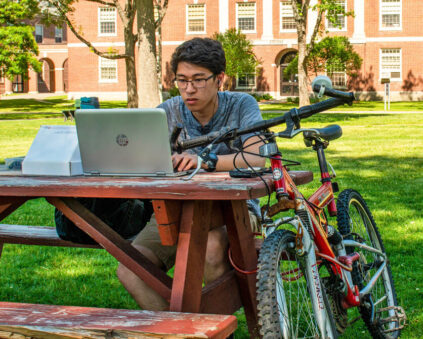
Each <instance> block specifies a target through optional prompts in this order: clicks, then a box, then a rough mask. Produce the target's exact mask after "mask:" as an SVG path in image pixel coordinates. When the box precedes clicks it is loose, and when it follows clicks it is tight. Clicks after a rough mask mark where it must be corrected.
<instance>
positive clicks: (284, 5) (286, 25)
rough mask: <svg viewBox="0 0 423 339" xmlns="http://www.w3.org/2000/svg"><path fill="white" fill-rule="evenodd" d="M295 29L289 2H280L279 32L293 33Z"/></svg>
mask: <svg viewBox="0 0 423 339" xmlns="http://www.w3.org/2000/svg"><path fill="white" fill-rule="evenodd" d="M296 28H297V25H296V24H295V19H294V11H293V9H292V3H291V1H281V28H280V29H281V31H291V32H295V31H296Z"/></svg>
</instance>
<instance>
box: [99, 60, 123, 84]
mask: <svg viewBox="0 0 423 339" xmlns="http://www.w3.org/2000/svg"><path fill="white" fill-rule="evenodd" d="M112 60H114V61H115V63H116V79H102V78H101V56H99V57H98V82H99V83H102V84H106V83H109V84H110V83H117V82H118V79H119V76H118V62H117V59H112Z"/></svg>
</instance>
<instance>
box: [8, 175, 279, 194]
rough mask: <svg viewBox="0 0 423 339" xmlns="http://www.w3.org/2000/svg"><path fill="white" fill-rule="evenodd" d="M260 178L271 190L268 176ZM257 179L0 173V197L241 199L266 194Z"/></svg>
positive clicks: (210, 176)
mask: <svg viewBox="0 0 423 339" xmlns="http://www.w3.org/2000/svg"><path fill="white" fill-rule="evenodd" d="M264 180H265V182H266V184H267V186H268V187H269V189H270V190H271V191H272V190H273V188H272V187H273V184H272V179H271V175H265V176H264ZM266 184H265V183H264V182H263V181H262V180H261V179H260V178H242V179H239V178H231V177H230V176H229V173H228V172H217V173H199V174H197V175H196V176H195V177H194V178H193V179H191V180H189V181H186V180H183V179H182V178H168V177H160V178H158V177H154V178H152V177H111V176H107V177H102V176H96V177H90V176H72V177H64V176H63V177H58V176H27V175H22V174H20V173H19V172H12V173H8V174H5V173H4V172H3V173H2V174H1V175H0V196H15V197H18V196H25V197H27V196H34V197H38V196H43V197H54V196H61V197H104V198H143V199H172V200H173V199H175V200H186V199H188V200H245V199H253V198H259V197H261V196H264V195H266V194H267V187H266Z"/></svg>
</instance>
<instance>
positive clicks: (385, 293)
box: [337, 189, 400, 339]
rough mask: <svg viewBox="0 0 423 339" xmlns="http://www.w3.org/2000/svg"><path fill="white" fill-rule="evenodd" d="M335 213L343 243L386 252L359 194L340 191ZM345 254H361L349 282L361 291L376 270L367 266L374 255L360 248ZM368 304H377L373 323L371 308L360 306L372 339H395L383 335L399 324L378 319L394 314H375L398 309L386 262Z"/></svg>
mask: <svg viewBox="0 0 423 339" xmlns="http://www.w3.org/2000/svg"><path fill="white" fill-rule="evenodd" d="M337 209H338V215H337V222H338V229H339V232H340V233H341V234H342V235H343V237H344V238H345V239H353V240H356V241H365V243H367V244H368V245H370V246H372V247H375V248H377V249H379V250H380V251H382V252H383V253H385V248H384V246H383V242H382V238H381V236H380V233H379V230H378V228H377V226H376V223H375V221H374V219H373V216H372V214H371V212H370V210H369V208H368V206H367V204H366V202H365V201H364V199H363V197H362V196H361V195H360V193H358V192H357V191H354V190H352V189H348V190H345V191H342V192H341V194H340V195H339V197H338V201H337ZM360 238H361V239H360ZM346 250H347V254H349V253H352V252H358V253H359V254H360V257H361V259H360V260H358V261H357V262H354V264H353V271H352V279H353V283H354V284H355V285H357V286H358V287H359V289H362V288H363V287H364V286H365V283H366V280H368V277H369V276H372V275H373V274H371V273H374V271H376V269H377V268H375V267H373V268H372V267H371V264H370V263H372V262H373V263H374V262H375V260H377V255H376V254H375V253H370V252H369V253H364V252H366V251H363V250H361V249H359V248H352V247H347V249H346ZM385 254H386V253H385ZM372 271H373V272H372ZM384 297H386V299H385V300H383V298H384ZM369 300H370V299H369ZM371 300H372V301H373V303H375V304H376V305H375V306H374V307H375V308H374V314H375V317H374V320H373V321H372V319H371V316H372V310H371V304H369V303H368V302H367V306H366V303H364V305H363V306H360V307H359V311H360V314H361V316H362V318H363V321H364V323H365V324H366V326H367V328H368V330H369V332H370V334H371V335H372V337H373V338H378V339H382V338H398V337H399V335H400V330H395V331H393V332H386V331H387V330H388V331H389V330H390V329H391V330H392V329H395V328H398V325H399V324H398V321H392V322H390V323H387V324H382V323H381V322H380V321H381V319H384V318H386V317H387V316H390V315H393V314H394V312H393V311H391V310H390V311H381V312H380V313H378V310H379V311H380V310H381V309H382V308H385V307H389V306H393V307H397V306H398V302H397V295H396V293H395V287H394V280H393V278H392V273H391V268H390V266H389V260H388V263H387V265H386V268H385V269H384V272H383V273H382V275H381V277H380V278H379V279H378V281H377V283H376V286H375V287H374V289H373V290H372V292H371ZM378 301H379V303H378ZM376 315H377V316H376Z"/></svg>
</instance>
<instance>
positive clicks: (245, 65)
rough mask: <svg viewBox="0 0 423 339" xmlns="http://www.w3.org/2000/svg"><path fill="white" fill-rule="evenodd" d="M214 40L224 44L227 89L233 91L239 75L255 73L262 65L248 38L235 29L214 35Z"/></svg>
mask: <svg viewBox="0 0 423 339" xmlns="http://www.w3.org/2000/svg"><path fill="white" fill-rule="evenodd" d="M212 38H213V39H215V40H218V41H220V42H221V43H222V46H223V49H224V51H225V56H226V72H225V73H226V75H227V76H228V79H227V81H226V83H225V88H227V89H231V88H232V84H233V79H234V78H235V77H236V76H237V75H242V74H247V73H255V71H256V67H257V66H258V65H259V64H260V63H261V62H260V60H258V59H257V58H256V56H255V54H254V51H253V45H252V43H251V41H250V40H248V39H247V36H246V35H245V34H243V33H241V32H240V31H238V30H237V29H235V28H230V29H228V30H227V31H226V32H224V33H214V34H213V37H212Z"/></svg>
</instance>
